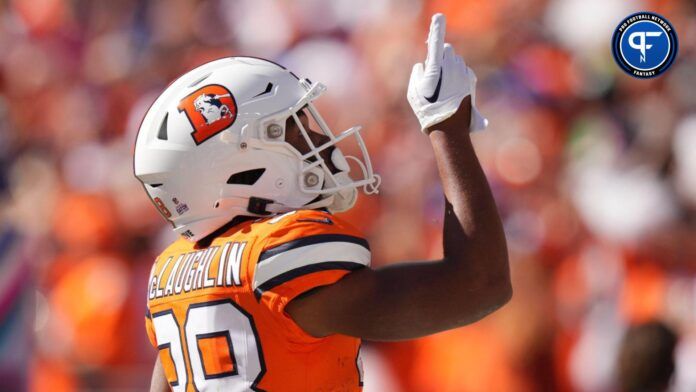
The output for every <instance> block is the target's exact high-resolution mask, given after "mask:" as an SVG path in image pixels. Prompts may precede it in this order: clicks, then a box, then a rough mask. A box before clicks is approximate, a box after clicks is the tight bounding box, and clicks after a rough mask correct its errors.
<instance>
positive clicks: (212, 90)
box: [177, 84, 237, 144]
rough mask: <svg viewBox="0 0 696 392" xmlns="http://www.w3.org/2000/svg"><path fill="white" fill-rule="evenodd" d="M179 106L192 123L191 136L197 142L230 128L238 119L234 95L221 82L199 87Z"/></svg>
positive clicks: (199, 142)
mask: <svg viewBox="0 0 696 392" xmlns="http://www.w3.org/2000/svg"><path fill="white" fill-rule="evenodd" d="M177 108H178V109H179V112H184V113H185V114H186V117H187V118H188V120H189V122H190V123H191V126H192V127H193V132H191V136H192V137H193V140H194V141H195V142H196V144H201V143H203V142H204V141H206V140H208V139H210V138H211V137H213V136H215V135H217V134H218V133H220V132H222V131H224V130H225V129H227V128H229V127H230V126H232V124H233V123H234V121H235V120H236V119H237V103H236V102H235V100H234V96H232V93H231V92H230V91H229V90H228V89H226V88H225V87H224V86H221V85H219V84H210V85H207V86H204V87H201V88H199V89H198V90H196V91H194V92H192V93H191V94H189V95H187V96H186V97H185V98H184V99H182V100H181V101H180V102H179V106H178V107H177Z"/></svg>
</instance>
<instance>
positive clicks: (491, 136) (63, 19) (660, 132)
mask: <svg viewBox="0 0 696 392" xmlns="http://www.w3.org/2000/svg"><path fill="white" fill-rule="evenodd" d="M695 7H696V4H695V3H694V2H691V1H687V0H666V1H665V0H663V1H630V2H629V1H626V0H528V1H524V2H521V1H514V0H435V1H424V0H331V1H324V0H298V1H274V0H238V1H223V0H200V1H187V0H166V1H164V0H160V1H136V0H124V1H106V0H101V1H87V0H74V1H67V0H8V1H0V49H1V52H2V56H0V380H3V381H2V385H0V390H32V391H48V390H50V391H73V390H143V389H146V388H147V386H148V385H149V377H150V374H151V370H152V364H153V362H154V358H155V354H156V353H155V351H154V350H153V349H152V347H150V345H149V344H148V342H147V338H146V336H145V329H144V325H143V313H144V311H145V300H146V297H145V292H146V290H145V287H146V280H147V276H148V271H149V268H150V265H151V262H152V260H153V259H154V257H155V255H156V254H158V253H159V252H160V251H161V250H162V249H163V248H164V247H165V246H166V245H167V244H168V242H169V241H171V240H173V239H174V235H173V233H172V232H171V230H170V228H169V226H168V225H166V223H165V222H164V221H163V220H162V219H161V217H160V216H159V215H158V214H157V212H156V211H155V209H154V208H152V205H151V203H150V202H149V200H148V199H147V197H146V195H145V194H144V192H143V191H142V188H141V186H140V184H139V182H138V181H137V180H136V179H135V177H134V176H133V174H132V173H133V171H132V150H133V144H134V141H135V134H136V132H137V128H138V125H139V123H140V120H141V118H142V116H143V115H144V112H145V111H146V110H147V108H148V107H149V105H150V103H151V102H152V101H153V100H154V99H155V97H156V96H157V95H158V94H159V93H160V92H161V91H162V90H163V89H164V87H165V86H166V85H167V84H168V83H169V82H170V81H171V80H173V79H174V78H176V77H177V76H178V75H180V74H182V73H184V72H185V71H187V70H189V69H191V68H193V67H195V66H197V65H199V64H202V63H204V62H207V61H210V60H212V59H215V58H219V57H224V56H234V55H252V56H258V57H265V58H268V59H272V60H274V61H277V62H279V63H281V64H284V65H286V66H287V67H289V68H290V69H292V70H293V71H294V72H295V73H297V74H298V75H300V76H303V77H309V78H311V79H312V80H316V81H322V82H323V83H325V84H326V85H327V86H328V87H329V91H328V93H327V94H326V95H325V96H324V97H323V98H322V100H320V102H319V108H320V110H321V111H322V114H323V115H324V116H325V117H326V118H327V120H328V121H329V123H330V124H332V126H333V128H334V129H337V130H342V129H346V128H348V127H349V126H352V125H356V124H361V125H363V126H364V128H365V132H364V136H365V138H366V142H367V145H368V148H369V150H370V152H371V156H372V158H373V164H374V165H375V169H376V171H377V172H379V173H380V174H381V175H382V178H383V180H384V181H383V185H382V188H381V193H380V194H379V195H378V196H370V197H362V198H361V199H360V200H359V201H358V205H357V206H356V208H354V209H353V210H352V211H350V212H349V213H347V214H345V216H346V218H347V219H348V220H350V221H351V222H352V223H354V224H355V225H357V226H358V227H360V228H362V229H363V230H364V231H365V233H366V234H367V236H368V238H369V240H370V242H371V246H372V249H373V264H374V265H375V266H381V265H386V264H389V263H393V262H398V261H401V260H414V259H419V258H437V257H439V256H440V242H441V235H440V228H441V224H442V219H441V215H442V209H443V198H442V194H441V190H440V185H439V181H438V177H437V171H436V169H435V165H434V161H433V155H432V152H431V150H430V149H429V148H428V147H427V142H426V140H425V138H424V136H423V135H422V134H421V133H420V132H419V130H418V124H417V121H416V119H415V116H414V115H413V114H412V112H411V109H410V108H409V106H408V103H407V101H406V85H407V82H408V76H409V74H410V71H411V65H412V64H413V63H415V62H418V61H422V60H423V57H424V56H425V45H424V39H425V36H426V33H427V26H428V22H429V17H430V15H431V14H432V13H434V12H438V11H439V12H444V13H445V14H446V15H447V17H448V30H447V40H448V41H449V42H451V43H452V44H453V45H454V46H455V48H456V50H457V51H458V52H459V53H460V54H461V55H462V56H463V57H464V58H465V59H466V60H467V62H468V63H469V65H470V66H471V67H472V68H473V69H474V70H475V71H476V73H477V75H478V78H479V84H478V86H479V92H478V105H479V108H480V110H481V112H482V113H484V115H486V116H487V117H488V118H489V119H490V122H491V124H490V127H489V128H488V130H486V131H485V132H482V133H479V134H476V135H474V136H473V139H474V143H475V145H476V150H477V153H478V156H479V158H480V160H481V162H482V165H483V166H484V169H485V171H486V173H487V175H488V179H489V182H490V184H491V186H492V188H493V190H494V193H495V196H496V199H497V201H498V205H499V209H500V211H501V214H502V218H503V220H504V224H505V228H506V232H507V238H508V246H509V251H510V257H511V266H512V274H513V285H514V292H515V295H514V298H513V300H512V302H511V303H509V304H508V305H507V306H505V307H504V308H503V309H502V310H500V311H498V312H496V313H495V314H493V315H492V316H489V317H488V318H486V319H485V320H483V321H481V322H479V323H477V324H475V325H472V326H468V327H465V328H461V329H458V330H454V331H450V332H446V333H441V334H438V335H435V336H432V337H428V338H424V339H419V340H415V341H409V342H401V343H366V349H365V352H366V353H365V355H366V359H365V361H366V365H365V367H366V387H365V390H366V391H367V392H371V391H419V392H420V391H423V392H428V391H538V390H559V391H575V390H577V391H610V390H615V389H616V385H617V384H616V382H617V381H616V358H617V356H618V352H619V347H620V344H621V340H622V338H623V336H624V333H625V331H626V329H627V328H628V327H629V326H630V325H632V324H635V323H639V322H644V321H648V320H653V319H659V320H662V321H663V322H665V323H666V324H668V325H669V326H670V327H671V328H673V329H674V330H675V331H677V332H678V334H679V336H680V339H679V343H678V345H677V350H676V364H677V370H676V374H675V377H674V379H673V387H674V390H678V391H694V390H696V367H694V363H696V279H695V278H696V220H695V219H696V214H695V213H696V175H694V173H696V153H695V152H696V115H695V114H696V82H695V81H696V52H695V49H696V8H695ZM639 10H649V11H654V12H658V13H660V14H662V15H664V16H665V17H666V18H667V19H669V20H670V22H671V23H672V24H673V25H674V27H675V29H676V31H677V34H678V36H679V38H680V47H679V56H678V58H677V60H676V63H675V64H674V65H673V67H672V68H671V69H670V70H669V71H668V72H667V73H666V74H664V75H663V76H661V77H659V78H657V79H651V80H638V79H633V78H631V77H629V76H627V75H626V74H624V73H623V72H622V71H620V70H619V68H618V67H617V66H616V65H615V63H614V61H613V59H612V57H611V53H610V39H611V34H612V33H613V29H614V28H615V27H616V25H617V24H618V22H619V21H620V20H621V19H622V18H623V17H625V16H626V15H628V14H630V13H632V12H636V11H639ZM443 300H456V299H455V298H452V299H443Z"/></svg>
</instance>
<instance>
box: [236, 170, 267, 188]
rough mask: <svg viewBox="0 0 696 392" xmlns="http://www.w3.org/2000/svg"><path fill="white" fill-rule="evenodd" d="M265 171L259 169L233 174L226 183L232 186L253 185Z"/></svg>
mask: <svg viewBox="0 0 696 392" xmlns="http://www.w3.org/2000/svg"><path fill="white" fill-rule="evenodd" d="M265 171H266V169H263V168H261V169H252V170H246V171H243V172H239V173H234V174H232V175H231V176H230V178H228V179H227V183H228V184H234V185H254V184H255V183H256V181H258V180H259V178H261V176H262V175H263V173H264V172H265Z"/></svg>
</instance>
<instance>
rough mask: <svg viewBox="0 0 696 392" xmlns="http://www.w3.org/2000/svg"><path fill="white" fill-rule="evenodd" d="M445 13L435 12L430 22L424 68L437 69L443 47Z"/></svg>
mask: <svg viewBox="0 0 696 392" xmlns="http://www.w3.org/2000/svg"><path fill="white" fill-rule="evenodd" d="M446 23H447V22H446V20H445V15H443V14H435V15H433V19H432V21H431V22H430V33H429V34H428V41H427V42H428V57H427V58H426V59H425V70H426V71H429V70H432V71H439V70H440V65H441V64H442V55H443V52H444V47H445V27H446Z"/></svg>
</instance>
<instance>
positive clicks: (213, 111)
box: [134, 57, 380, 241]
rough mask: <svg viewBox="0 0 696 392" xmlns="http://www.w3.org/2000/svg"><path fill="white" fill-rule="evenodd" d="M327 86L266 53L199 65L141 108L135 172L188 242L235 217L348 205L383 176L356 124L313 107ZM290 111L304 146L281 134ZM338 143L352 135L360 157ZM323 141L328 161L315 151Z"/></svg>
mask: <svg viewBox="0 0 696 392" xmlns="http://www.w3.org/2000/svg"><path fill="white" fill-rule="evenodd" d="M325 90H326V87H325V86H324V85H322V84H320V83H314V84H312V83H310V82H309V81H308V80H307V79H298V78H297V77H296V76H295V75H294V74H292V73H291V72H290V71H288V70H286V69H285V68H283V67H281V66H279V65H277V64H275V63H272V62H269V61H266V60H261V59H256V58H249V57H232V58H225V59H220V60H217V61H213V62H211V63H208V64H204V65H202V66H200V67H198V68H196V69H194V70H192V71H190V72H188V73H187V74H185V75H183V76H181V77H180V78H179V79H177V80H176V81H175V82H173V83H172V84H171V85H170V86H169V87H168V88H167V89H166V90H165V91H164V92H163V93H162V94H161V95H160V97H159V98H158V99H157V100H156V101H155V103H154V104H153V105H152V107H151V108H150V110H149V111H148V113H147V114H146V116H145V118H144V120H143V123H142V124H141V127H140V130H139V133H138V137H137V141H136V147H135V157H134V158H135V159H134V168H135V175H136V177H137V178H138V179H139V180H140V181H141V182H142V183H143V187H144V188H145V190H146V192H147V194H148V196H149V197H150V198H151V200H152V201H153V203H154V205H155V206H156V207H157V209H158V210H159V211H160V213H161V214H162V215H163V216H164V218H165V219H166V220H167V221H169V222H170V223H171V224H172V226H173V227H174V231H176V232H177V233H179V234H181V235H182V236H184V237H186V238H187V239H189V240H191V241H198V240H200V239H202V238H203V237H205V236H207V235H208V234H210V233H212V232H213V231H215V230H217V229H218V228H220V227H221V226H223V225H224V224H226V223H227V222H229V221H231V220H232V219H233V218H235V217H236V216H241V215H246V216H268V215H272V214H278V213H284V212H288V211H291V210H295V209H302V208H310V209H311V208H322V207H325V208H328V209H330V210H331V211H334V212H340V211H345V210H348V209H350V208H351V207H352V206H353V205H354V204H355V202H356V200H357V189H362V190H363V192H364V193H365V194H373V193H377V190H378V187H379V183H380V177H379V176H378V175H377V174H375V173H374V171H373V169H372V164H371V161H370V157H369V154H368V152H367V148H366V146H365V143H364V141H363V139H362V137H361V135H360V131H361V128H360V127H352V128H350V129H348V130H345V131H343V132H341V133H339V134H334V133H333V132H332V131H331V129H330V128H329V126H328V125H327V124H326V122H325V121H324V119H323V118H322V117H321V115H320V114H319V112H318V110H317V109H316V107H315V106H314V105H313V101H314V100H316V99H317V98H318V97H319V96H320V95H321V94H322V93H323V92H324V91H325ZM302 110H304V111H305V113H306V114H307V116H308V117H310V118H311V120H313V121H314V123H315V124H316V125H317V128H318V129H314V131H317V132H320V133H321V134H323V135H324V136H325V137H324V138H322V139H325V140H326V141H325V142H321V143H318V144H315V143H314V141H313V140H312V139H311V138H310V136H309V133H310V132H312V131H310V130H308V129H307V128H305V126H304V125H303V124H302V122H301V121H300V118H299V116H298V112H300V111H302ZM290 119H292V121H294V122H295V124H296V125H297V127H298V129H299V131H300V134H301V136H302V138H303V139H304V141H305V142H306V144H307V146H308V147H309V149H308V151H307V152H304V153H302V152H300V151H299V150H298V149H297V148H296V147H295V146H293V145H292V144H290V143H288V142H287V141H286V140H285V131H286V129H285V127H286V124H287V123H288V121H290ZM341 142H342V143H344V144H342V145H345V143H350V142H354V143H355V145H356V146H357V149H355V150H356V151H358V152H359V153H358V154H356V155H357V156H355V155H344V154H343V151H341V149H340V148H339V146H338V145H337V144H338V143H341ZM326 149H331V156H330V161H331V162H326V161H325V160H324V158H322V156H321V155H320V153H321V152H322V151H325V150H326ZM329 163H330V165H329ZM351 166H352V167H353V169H354V170H353V172H354V173H355V174H356V175H357V176H356V177H353V176H351V175H350V174H352V173H351ZM331 167H332V168H333V169H334V170H333V171H332V169H331Z"/></svg>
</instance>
